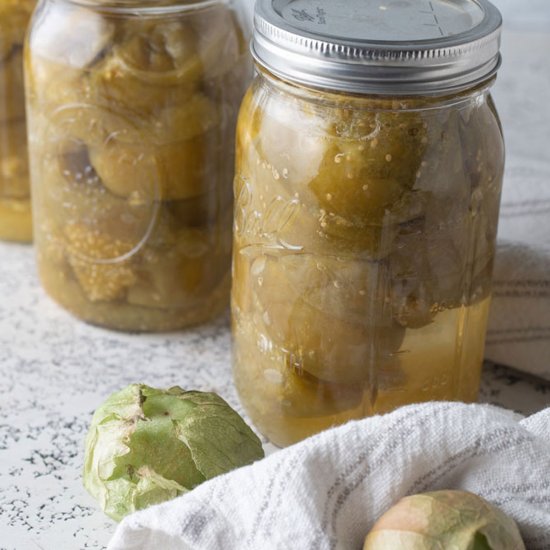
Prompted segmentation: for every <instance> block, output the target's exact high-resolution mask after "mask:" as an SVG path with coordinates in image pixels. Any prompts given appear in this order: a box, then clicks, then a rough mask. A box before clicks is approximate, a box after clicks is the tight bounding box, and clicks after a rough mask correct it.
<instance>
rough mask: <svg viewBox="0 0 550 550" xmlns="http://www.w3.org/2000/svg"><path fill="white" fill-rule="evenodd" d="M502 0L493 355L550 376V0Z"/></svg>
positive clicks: (499, 0) (489, 343) (490, 349)
mask: <svg viewBox="0 0 550 550" xmlns="http://www.w3.org/2000/svg"><path fill="white" fill-rule="evenodd" d="M494 2H495V3H496V4H497V6H498V7H499V8H500V9H501V10H502V12H503V16H504V33H503V44H502V55H503V65H502V69H501V70H500V71H499V75H498V80H497V84H496V86H495V89H494V96H495V101H496V104H497V108H498V110H499V112H500V115H501V118H502V123H503V127H504V134H505V138H506V146H507V168H506V174H505V178H504V191H503V200H502V209H501V218H500V228H499V248H498V254H497V261H496V268H495V284H494V298H493V306H492V311H491V319H490V323H489V333H488V337H487V353H486V355H487V357H488V358H489V359H492V360H493V361H495V362H497V363H502V364H505V365H509V366H511V367H515V368H518V369H520V370H523V371H525V372H530V373H532V374H535V375H538V376H541V377H543V378H546V379H548V380H550V106H549V103H548V94H549V92H550V63H549V62H548V51H549V50H550V3H549V2H548V1H547V0H524V1H523V2H521V9H518V2H517V0H494ZM549 548H550V546H549Z"/></svg>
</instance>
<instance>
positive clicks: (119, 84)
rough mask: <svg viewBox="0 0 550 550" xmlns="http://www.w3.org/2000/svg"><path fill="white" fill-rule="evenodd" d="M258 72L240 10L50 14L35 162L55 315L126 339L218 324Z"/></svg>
mask: <svg viewBox="0 0 550 550" xmlns="http://www.w3.org/2000/svg"><path fill="white" fill-rule="evenodd" d="M250 65H251V64H250V59H249V55H248V48H247V39H246V30H245V26H244V24H243V23H242V19H241V14H240V13H238V11H237V10H236V9H235V7H234V5H233V2H232V1H227V0H164V1H158V0H155V1H153V0H125V1H120V0H119V1H115V0H113V1H110V0H43V1H42V3H41V4H40V6H39V8H38V9H37V12H36V14H35V17H34V18H33V24H32V27H31V30H30V33H29V37H28V47H27V51H26V60H25V70H26V82H27V105H28V115H29V149H30V159H31V174H32V186H33V206H34V221H35V240H36V248H37V255H38V267H39V273H40V277H41V280H42V283H43V285H44V287H45V289H46V291H47V292H48V293H49V294H50V296H52V297H53V298H54V299H55V300H56V301H57V302H58V303H60V304H61V305H62V306H64V307H65V308H66V309H68V310H69V311H71V312H72V313H73V314H75V315H76V316H78V317H79V318H81V319H83V320H85V321H88V322H90V323H93V324H97V325H102V326H105V327H108V328H113V329H119V330H131V331H161V330H172V329H179V328H182V327H185V326H188V325H192V324H196V323H199V322H202V321H205V320H207V319H208V318H210V317H212V316H214V315H216V314H217V313H219V312H220V311H221V310H223V309H225V307H226V306H227V304H228V303H229V298H228V296H229V286H230V264H231V225H232V209H233V207H232V197H233V194H232V179H233V171H234V153H233V151H234V142H235V141H234V133H235V127H236V119H237V113H238V107H239V104H240V102H241V100H242V96H243V94H244V92H245V90H246V87H247V85H248V83H249V78H250V69H251V66H250Z"/></svg>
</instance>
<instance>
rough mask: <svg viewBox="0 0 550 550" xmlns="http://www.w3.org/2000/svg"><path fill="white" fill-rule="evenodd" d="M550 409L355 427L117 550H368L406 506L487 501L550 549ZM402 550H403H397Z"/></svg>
mask: <svg viewBox="0 0 550 550" xmlns="http://www.w3.org/2000/svg"><path fill="white" fill-rule="evenodd" d="M549 434H550V409H548V410H546V411H544V412H542V413H539V414H537V415H535V416H533V417H531V418H527V419H522V418H521V417H519V416H518V415H515V414H513V413H510V412H507V411H504V410H502V409H498V408H495V407H491V406H489V405H463V404H457V403H431V404H425V405H417V406H411V407H406V408H402V409H400V410H398V411H396V412H394V413H392V414H389V415H386V416H379V417H374V418H370V419H367V420H362V421H359V422H351V423H349V424H347V425H345V426H342V427H340V428H335V429H333V430H330V431H327V432H324V433H322V434H320V435H318V436H315V437H313V438H310V439H308V440H306V441H304V442H302V443H300V444H298V445H295V446H293V447H289V448H288V449H285V450H283V451H280V452H278V453H275V454H273V455H271V456H270V457H268V458H266V459H265V460H262V461H260V462H257V463H256V464H254V465H252V466H249V467H246V468H242V469H240V470H237V471H235V472H232V473H230V474H228V475H226V476H222V477H218V478H216V479H213V480H211V481H209V482H207V483H205V484H203V485H201V486H199V487H198V488H197V489H195V490H194V491H192V492H191V493H188V494H187V495H185V496H183V497H180V498H179V499H176V500H175V501H172V502H168V503H165V504H162V505H160V506H156V507H153V508H150V509H149V510H145V511H143V512H139V513H137V514H134V515H133V516H130V517H128V518H126V520H124V521H123V522H122V523H121V524H120V526H119V527H118V530H117V532H116V534H115V536H114V538H113V540H112V541H111V543H110V545H109V547H108V548H109V550H157V549H158V550H218V549H223V550H290V549H297V550H329V549H330V550H359V549H361V548H362V544H363V541H364V539H365V536H366V534H367V533H368V531H369V530H370V528H371V527H372V525H373V523H374V522H375V521H376V519H377V518H378V517H379V516H380V515H381V514H382V513H384V512H385V511H386V510H387V509H388V508H390V507H391V506H392V505H393V504H394V503H395V502H396V501H397V500H399V499H400V498H401V497H403V496H405V495H409V494H416V493H420V492H425V491H430V490H438V489H448V488H453V489H463V490H468V491H472V492H474V493H477V494H479V495H481V496H483V497H484V498H486V499H487V500H489V501H490V502H492V503H494V504H495V505H497V506H499V507H500V508H501V509H502V510H503V511H504V512H506V513H507V514H509V515H510V516H511V517H512V518H514V519H515V520H516V522H517V523H518V525H519V527H520V529H521V533H522V536H523V538H524V541H525V544H526V547H527V550H548V549H549V548H550V438H549ZM388 550H391V549H388Z"/></svg>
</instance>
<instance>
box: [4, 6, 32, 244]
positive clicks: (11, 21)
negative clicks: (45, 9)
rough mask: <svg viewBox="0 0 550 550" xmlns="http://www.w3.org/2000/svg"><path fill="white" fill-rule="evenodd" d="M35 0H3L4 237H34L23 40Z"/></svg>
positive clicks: (28, 239)
mask: <svg viewBox="0 0 550 550" xmlns="http://www.w3.org/2000/svg"><path fill="white" fill-rule="evenodd" d="M35 4H36V2H35V0H2V1H1V2H0V56H1V58H0V239H5V240H8V241H19V242H29V241H31V240H32V216H31V205H30V188H29V187H30V186H29V168H28V160H27V129H26V125H25V92H24V86H23V42H24V40H25V32H26V30H27V24H28V22H29V19H30V17H31V14H32V11H33V9H34V6H35Z"/></svg>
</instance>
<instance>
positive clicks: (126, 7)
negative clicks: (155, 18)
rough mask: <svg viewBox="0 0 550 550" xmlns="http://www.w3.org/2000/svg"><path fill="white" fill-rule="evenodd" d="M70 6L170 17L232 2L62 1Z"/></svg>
mask: <svg viewBox="0 0 550 550" xmlns="http://www.w3.org/2000/svg"><path fill="white" fill-rule="evenodd" d="M61 1H63V2H68V3H70V4H76V5H78V6H82V7H86V8H92V9H95V10H101V11H102V12H106V13H112V14H123V15H170V14H173V13H182V12H187V11H195V10H198V9H204V8H209V7H212V6H216V5H220V4H229V3H230V2H231V0H174V1H173V2H172V3H170V4H166V5H159V2H158V0H61Z"/></svg>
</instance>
